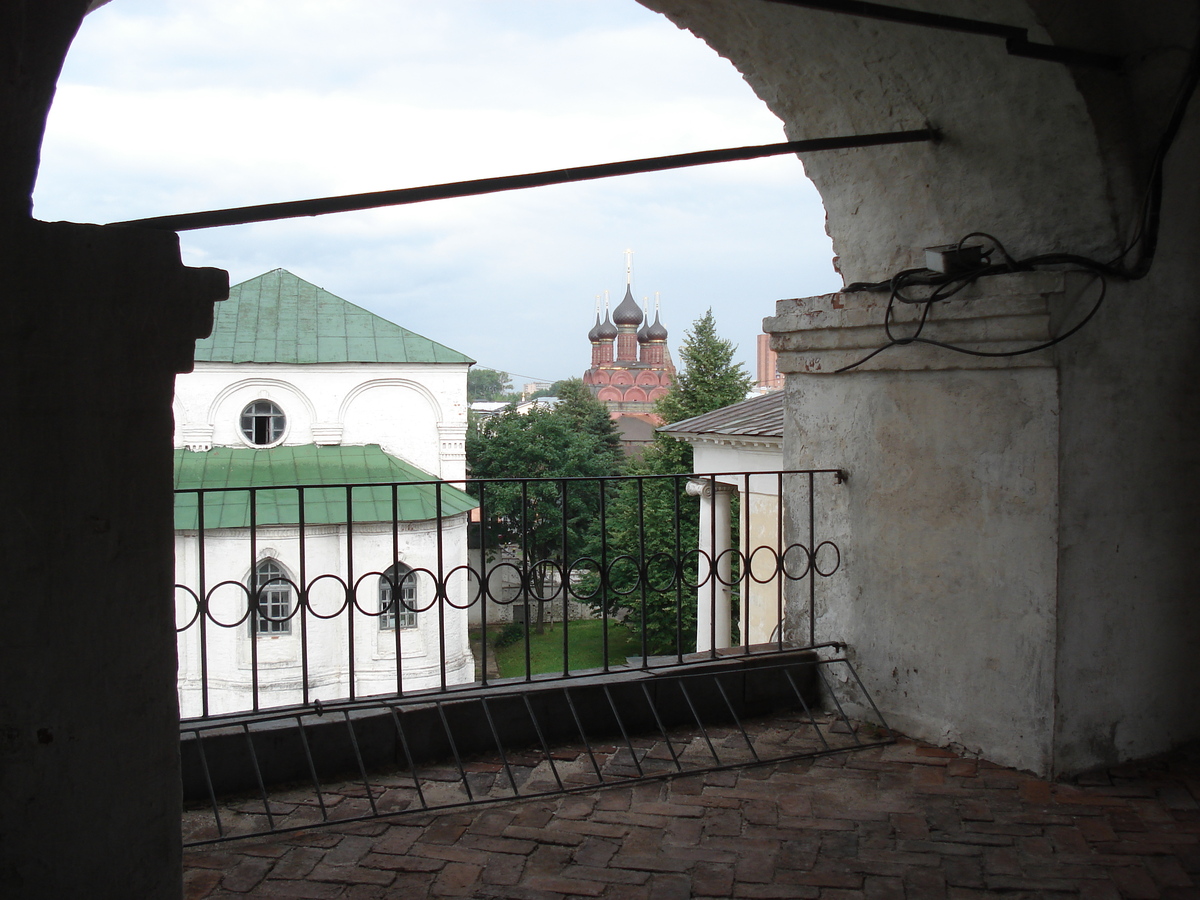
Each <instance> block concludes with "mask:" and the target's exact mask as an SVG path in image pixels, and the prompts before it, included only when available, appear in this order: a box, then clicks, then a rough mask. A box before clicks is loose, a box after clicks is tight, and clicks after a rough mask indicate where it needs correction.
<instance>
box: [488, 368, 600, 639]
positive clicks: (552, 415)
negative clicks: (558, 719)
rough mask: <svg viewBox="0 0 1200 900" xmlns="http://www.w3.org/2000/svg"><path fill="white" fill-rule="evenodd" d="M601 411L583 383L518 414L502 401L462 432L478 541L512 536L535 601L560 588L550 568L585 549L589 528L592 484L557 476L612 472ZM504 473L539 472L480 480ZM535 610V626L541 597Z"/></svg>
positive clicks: (595, 496) (595, 493)
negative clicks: (580, 390)
mask: <svg viewBox="0 0 1200 900" xmlns="http://www.w3.org/2000/svg"><path fill="white" fill-rule="evenodd" d="M581 386H582V385H581ZM594 407H599V410H600V412H602V413H603V416H602V419H603V420H604V421H601V418H598V417H597V414H596V410H595V408H594ZM607 419H608V414H607V411H605V410H604V408H603V406H602V405H600V404H597V403H596V401H595V400H593V399H592V398H591V395H590V393H587V392H586V388H584V394H582V395H576V396H573V397H570V398H568V399H567V400H565V401H564V402H563V403H560V404H558V405H557V406H555V407H553V408H551V407H545V406H535V407H533V408H532V409H530V410H529V411H528V412H526V413H524V414H521V413H518V412H517V411H516V410H514V409H506V410H504V411H502V412H500V413H498V414H497V415H494V416H491V417H489V418H486V419H482V420H478V421H477V422H476V425H475V427H474V428H473V429H471V431H470V432H469V433H468V436H467V461H468V463H469V465H470V467H471V477H472V478H473V479H475V481H474V482H473V483H472V487H471V489H472V491H473V492H474V493H475V496H476V497H477V498H478V499H479V500H480V502H481V505H482V507H483V512H482V516H481V528H482V529H483V546H484V549H485V551H486V550H487V549H494V548H495V547H497V546H499V545H500V544H507V543H513V544H517V545H518V546H519V547H520V548H521V550H522V554H523V556H524V559H525V564H526V565H527V566H529V567H531V569H530V570H529V575H528V580H529V584H530V592H531V593H532V594H533V597H534V599H536V600H538V601H541V600H543V599H545V597H546V596H547V594H548V593H552V592H554V591H557V590H559V589H560V588H561V582H560V580H559V578H558V575H559V574H561V573H564V572H567V571H568V570H569V569H570V567H571V564H572V563H573V562H574V561H575V560H576V559H578V558H579V557H581V556H586V555H588V548H589V547H590V545H591V542H592V541H593V540H594V539H595V536H596V534H597V531H596V527H597V526H596V521H597V518H598V508H599V503H600V500H599V491H600V490H601V488H600V484H599V483H598V482H597V481H582V482H576V481H566V480H564V479H568V478H580V477H582V478H589V479H594V478H599V477H600V476H606V475H613V474H615V473H616V472H617V470H618V468H619V466H620V461H621V460H620V447H619V444H617V443H616V441H615V436H614V437H613V438H612V439H610V438H609V436H608V434H607V433H606V432H605V428H607V429H609V430H611V428H612V426H611V422H609V421H607ZM504 478H521V479H543V480H537V481H528V482H506V481H487V480H483V479H504ZM481 480H483V481H481ZM555 585H558V586H557V587H556V586H555ZM560 596H561V595H560ZM537 612H538V620H537V631H538V633H539V634H540V633H541V632H542V629H543V623H544V612H545V609H544V603H542V602H539V603H538V610H537Z"/></svg>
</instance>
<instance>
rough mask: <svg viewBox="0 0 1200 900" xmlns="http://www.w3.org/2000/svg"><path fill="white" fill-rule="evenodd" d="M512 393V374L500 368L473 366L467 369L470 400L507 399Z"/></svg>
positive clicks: (468, 397)
mask: <svg viewBox="0 0 1200 900" xmlns="http://www.w3.org/2000/svg"><path fill="white" fill-rule="evenodd" d="M511 393H512V376H510V375H509V374H508V373H507V372H501V371H499V370H498V369H482V368H480V367H479V366H472V367H471V368H470V369H469V370H468V371H467V399H468V400H507V399H509V396H508V395H509V394H511Z"/></svg>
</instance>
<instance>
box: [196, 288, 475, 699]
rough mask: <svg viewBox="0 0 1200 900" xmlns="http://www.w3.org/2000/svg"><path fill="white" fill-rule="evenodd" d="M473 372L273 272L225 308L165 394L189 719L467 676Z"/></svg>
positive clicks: (235, 294) (470, 667)
mask: <svg viewBox="0 0 1200 900" xmlns="http://www.w3.org/2000/svg"><path fill="white" fill-rule="evenodd" d="M471 364H472V360H470V359H469V358H467V357H466V356H464V355H463V354H461V353H458V352H457V351H454V350H451V349H450V348H449V347H446V346H443V345H442V344H439V343H437V342H435V341H432V340H429V339H428V338H425V337H422V336H421V335H418V334H415V333H413V332H411V331H408V330H407V329H405V328H402V327H400V326H398V325H395V324H393V323H391V322H388V321H387V320H385V319H382V318H380V317H379V316H376V315H374V314H372V313H370V312H368V311H367V310H364V309H362V308H360V307H357V306H355V305H354V304H352V303H348V302H347V301H345V300H343V299H341V298H340V297H336V296H334V295H333V294H331V293H329V292H328V291H326V290H324V289H322V288H319V287H317V286H316V285H313V284H310V283H308V282H307V281H304V280H303V279H301V278H298V277H297V276H295V275H293V274H292V273H290V272H288V271H286V270H283V269H276V270H274V271H272V272H267V273H266V274H264V275H260V276H258V277H257V278H252V279H250V280H249V281H245V282H243V283H241V284H239V285H235V286H234V287H233V288H231V290H230V294H229V299H228V300H226V301H225V302H223V303H218V304H217V305H216V312H215V317H214V324H213V330H212V334H211V336H209V337H208V338H206V339H204V340H201V341H198V342H197V343H196V353H195V370H194V371H193V372H191V373H190V374H186V375H180V376H178V377H177V378H176V382H175V399H174V413H175V438H174V440H175V487H176V491H177V493H176V503H175V580H176V586H175V606H176V624H177V628H178V629H179V632H178V652H179V697H180V706H181V713H182V715H183V716H185V717H191V716H201V715H212V714H217V713H224V712H236V711H241V710H248V709H254V708H260V709H261V708H266V707H273V706H282V705H291V704H297V703H311V702H314V701H317V700H321V701H327V700H335V699H344V698H349V697H361V696H369V695H373V694H382V693H395V692H397V691H398V690H400V689H403V690H404V691H405V692H408V691H413V690H421V689H424V688H433V687H442V686H444V685H447V684H458V683H465V682H470V681H472V680H473V679H474V661H473V659H472V655H471V651H470V645H469V642H468V636H467V611H466V610H465V609H462V608H460V607H461V606H463V605H465V604H464V602H463V599H464V597H465V596H466V594H467V591H468V588H469V585H468V582H467V576H466V574H465V569H464V568H463V567H464V566H465V565H466V562H467V517H468V515H469V511H470V510H471V509H472V508H473V507H474V505H475V504H474V501H473V500H472V499H471V498H470V497H469V496H468V495H467V494H465V493H463V491H462V490H460V488H462V487H463V485H462V483H461V482H462V479H463V478H464V477H465V466H466V457H465V437H466V427H467V405H466V382H467V369H468V367H469V366H470V365H471ZM330 485H338V487H329V486H330ZM347 485H352V487H346V486H347ZM439 513H440V515H439ZM439 584H442V585H444V586H445V591H444V595H440V593H441V592H439V590H438V585H439Z"/></svg>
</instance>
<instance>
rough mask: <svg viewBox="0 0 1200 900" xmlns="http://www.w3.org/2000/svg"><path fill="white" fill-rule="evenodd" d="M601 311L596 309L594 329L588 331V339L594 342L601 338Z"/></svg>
mask: <svg viewBox="0 0 1200 900" xmlns="http://www.w3.org/2000/svg"><path fill="white" fill-rule="evenodd" d="M599 332H600V311H599V310H597V311H596V324H595V325H593V326H592V330H591V331H589V332H588V340H589V341H591V342H592V343H593V344H594V343H596V342H597V341H598V340H600V336H599Z"/></svg>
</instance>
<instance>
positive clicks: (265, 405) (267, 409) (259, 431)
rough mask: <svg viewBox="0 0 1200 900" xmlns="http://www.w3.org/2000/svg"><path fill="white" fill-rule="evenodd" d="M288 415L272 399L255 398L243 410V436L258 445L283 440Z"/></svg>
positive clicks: (263, 445) (262, 445)
mask: <svg viewBox="0 0 1200 900" xmlns="http://www.w3.org/2000/svg"><path fill="white" fill-rule="evenodd" d="M286 426H287V417H286V416H284V414H283V410H282V409H280V408H279V407H278V406H276V405H275V404H274V403H272V402H271V401H270V400H255V401H254V402H253V403H251V404H250V405H249V406H247V407H246V408H245V409H243V410H242V436H243V437H244V438H245V439H246V440H247V441H249V442H250V443H251V444H254V445H255V446H256V447H266V446H269V445H270V444H277V443H279V442H280V441H281V440H283V430H284V428H285V427H286Z"/></svg>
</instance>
